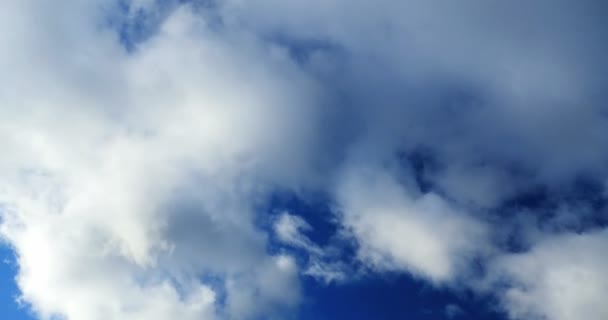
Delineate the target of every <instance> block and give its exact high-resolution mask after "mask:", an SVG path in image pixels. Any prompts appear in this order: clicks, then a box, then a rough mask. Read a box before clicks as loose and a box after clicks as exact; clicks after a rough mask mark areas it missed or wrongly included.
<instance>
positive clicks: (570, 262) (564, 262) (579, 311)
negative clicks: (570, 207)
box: [496, 230, 608, 320]
mask: <svg viewBox="0 0 608 320" xmlns="http://www.w3.org/2000/svg"><path fill="white" fill-rule="evenodd" d="M607 245H608V231H606V230H600V231H595V232H589V233H584V234H562V235H557V236H555V237H551V238H548V239H546V240H545V241H542V242H541V243H539V244H538V245H537V246H535V247H534V248H533V249H532V250H531V251H530V252H526V253H522V254H513V255H507V256H505V257H502V258H501V259H499V260H498V261H497V262H496V263H497V264H498V265H499V266H498V268H499V269H500V270H502V273H501V274H504V275H506V276H507V277H511V278H512V279H513V280H514V284H515V285H514V286H513V287H511V288H509V289H508V290H507V291H506V292H505V295H504V303H505V304H506V305H507V309H508V310H509V312H510V314H511V315H512V317H513V318H514V319H555V320H570V319H580V318H585V319H604V318H606V317H607V316H608V307H607V306H606V304H605V302H604V297H606V295H607V294H608V278H607V277H606V266H607V265H608V256H606V254H605V250H606V246H607Z"/></svg>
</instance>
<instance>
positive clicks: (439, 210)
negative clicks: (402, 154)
mask: <svg viewBox="0 0 608 320" xmlns="http://www.w3.org/2000/svg"><path fill="white" fill-rule="evenodd" d="M338 192H339V195H338V199H340V200H339V204H340V210H341V211H342V215H343V218H342V219H343V223H344V226H345V227H346V228H348V229H349V230H351V232H352V234H353V235H354V237H355V238H356V240H357V242H358V244H359V251H358V256H359V258H360V259H361V260H362V261H364V262H365V263H366V264H368V265H370V266H371V267H372V268H374V269H378V270H389V271H390V270H397V271H408V272H411V273H413V274H415V275H418V276H421V277H423V278H426V279H428V280H430V281H432V282H434V283H436V284H441V283H442V282H446V281H450V280H453V278H455V277H457V275H458V271H459V269H461V268H464V267H466V264H467V262H466V261H467V260H468V259H471V258H472V257H474V256H475V255H476V254H479V252H477V251H478V250H481V249H482V248H483V246H480V245H479V243H480V242H481V243H483V241H484V233H485V227H484V225H483V224H481V223H479V222H477V221H475V220H474V219H473V218H471V217H469V216H468V215H466V214H465V213H463V212H458V211H455V210H454V209H453V208H451V207H450V205H449V204H447V203H445V202H444V201H443V200H442V199H441V198H440V197H438V196H437V195H434V194H424V195H422V194H418V195H416V194H415V193H413V192H408V190H407V189H406V188H404V187H403V186H402V185H400V184H399V183H398V181H396V180H395V178H394V177H393V175H392V174H391V172H390V171H389V170H383V169H381V168H365V167H354V168H351V170H350V171H348V172H346V173H345V176H344V181H343V182H342V184H341V185H340V186H339V187H338Z"/></svg>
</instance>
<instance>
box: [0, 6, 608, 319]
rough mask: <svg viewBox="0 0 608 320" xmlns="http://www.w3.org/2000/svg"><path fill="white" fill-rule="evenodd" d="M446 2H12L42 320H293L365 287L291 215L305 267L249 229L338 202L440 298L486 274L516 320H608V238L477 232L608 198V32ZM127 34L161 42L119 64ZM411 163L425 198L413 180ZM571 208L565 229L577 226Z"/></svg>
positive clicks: (378, 260) (366, 259)
mask: <svg viewBox="0 0 608 320" xmlns="http://www.w3.org/2000/svg"><path fill="white" fill-rule="evenodd" d="M440 2H441V1H439V2H438V1H421V0H410V1H404V2H395V1H384V0H381V1H376V2H374V3H371V2H362V1H354V2H353V1H343V0H333V1H307V2H297V1H296V2H293V1H292V2H285V1H276V0H255V1H241V0H225V1H214V2H213V5H209V6H205V5H196V4H193V5H181V4H179V3H178V2H176V1H169V2H163V3H164V4H161V2H157V1H149V0H133V1H131V2H128V4H129V10H127V11H128V12H126V13H117V12H118V11H120V10H118V7H117V6H118V4H117V3H115V2H112V1H110V2H107V1H101V0H98V1H81V0H67V1H62V2H52V3H51V2H43V1H34V0H5V1H2V3H0V28H1V29H2V30H11V32H3V33H0V46H1V47H2V48H3V50H2V52H0V70H2V73H1V74H0V82H1V83H2V86H1V87H0V106H1V108H0V145H1V146H2V157H1V158H0V217H1V221H2V224H1V229H0V235H1V236H2V238H3V239H4V240H5V241H7V242H8V243H9V244H10V245H11V246H12V247H13V248H14V250H15V252H16V253H17V255H18V264H19V274H18V277H17V280H18V284H19V287H20V289H21V291H22V297H21V298H22V299H23V300H24V301H25V302H27V303H30V304H31V306H32V308H33V309H34V310H35V311H36V312H37V313H38V315H39V316H40V317H41V318H43V319H50V318H52V317H53V315H60V316H64V317H65V318H67V319H68V320H73V319H78V320H80V319H85V320H89V319H92V320H94V319H126V318H128V319H150V320H156V319H174V318H183V319H213V318H229V319H247V318H251V317H270V318H279V319H281V318H284V317H285V316H286V314H287V312H286V311H289V309H290V308H293V307H295V306H297V304H298V303H299V302H300V301H301V300H302V297H301V292H300V286H299V283H298V276H299V275H300V274H305V275H309V276H312V277H315V278H317V279H321V280H323V281H326V282H334V281H337V282H341V281H345V280H348V278H349V277H350V276H351V274H349V273H347V272H346V271H345V270H350V269H349V268H350V267H351V266H345V265H344V264H345V263H346V262H345V261H337V258H336V257H337V256H339V255H335V256H334V255H333V252H332V251H335V250H339V248H335V247H332V246H331V244H330V245H328V246H327V247H322V246H320V245H318V244H316V243H314V242H313V241H312V240H311V239H309V238H308V237H307V236H306V232H307V231H311V230H312V226H310V225H309V224H308V223H307V222H306V221H305V220H304V219H303V218H300V217H298V216H295V215H291V214H288V213H285V214H283V215H281V216H280V217H279V218H278V220H277V221H275V222H276V223H275V225H274V226H273V227H274V230H273V231H274V232H275V235H277V237H278V239H279V240H280V241H282V243H283V244H285V245H288V246H292V247H294V248H299V249H303V250H304V251H306V252H307V253H308V254H309V261H308V264H307V265H306V266H305V267H302V268H301V267H300V266H298V265H297V263H296V261H295V259H294V258H292V257H289V256H287V255H278V256H273V255H270V254H268V253H267V251H266V245H267V237H268V236H269V235H268V234H266V233H265V231H262V230H260V229H259V228H258V227H257V226H256V225H255V221H256V218H257V217H256V215H257V214H259V213H257V212H256V211H255V210H256V208H258V206H257V205H259V204H260V203H261V202H264V199H265V198H266V197H267V196H268V194H269V193H270V192H272V190H273V189H274V188H284V189H289V190H301V189H306V190H310V189H312V190H313V191H320V192H322V193H327V194H329V196H330V199H329V202H330V203H331V204H335V208H336V209H337V211H339V213H338V220H337V221H338V222H339V223H340V225H339V226H338V227H339V229H342V230H341V231H340V232H343V231H344V230H346V232H347V233H348V235H349V236H352V239H354V240H356V242H357V245H358V251H357V258H358V259H359V262H362V263H363V265H364V266H365V267H366V268H368V269H369V270H372V271H374V272H385V271H399V272H409V273H411V274H413V275H415V276H418V277H420V278H423V279H427V280H429V281H431V282H433V283H434V284H437V285H440V284H445V283H448V282H450V281H453V280H456V279H458V278H459V277H463V276H469V272H468V271H467V268H466V267H467V265H468V264H469V263H470V262H471V258H472V257H478V255H482V256H483V258H484V259H490V257H491V259H494V258H496V259H498V260H497V261H495V262H492V263H490V264H491V266H492V267H493V268H488V272H490V273H492V274H490V275H488V277H489V278H492V279H493V280H494V279H495V277H497V276H502V275H506V277H507V278H508V279H509V280H513V281H515V285H514V286H513V287H512V288H511V289H510V290H509V291H508V292H507V293H506V294H505V295H504V303H505V306H506V307H507V308H508V310H509V311H510V314H511V315H512V316H513V317H514V318H518V317H523V318H525V317H547V318H549V319H551V320H569V319H574V318H576V317H577V316H580V315H584V316H585V318H587V319H600V318H603V317H606V310H605V308H603V306H602V305H601V303H600V302H599V300H598V299H599V298H598V297H602V296H605V295H606V294H607V293H606V276H605V272H604V271H603V268H604V267H605V266H606V265H607V262H606V261H605V257H604V256H605V255H603V254H601V249H602V248H603V247H604V246H605V245H606V241H605V238H606V237H605V232H595V233H586V234H582V235H574V234H573V235H567V236H566V235H564V236H554V235H553V234H547V233H544V232H542V231H541V230H538V228H536V227H535V226H528V228H524V229H525V230H526V231H524V232H523V233H524V234H522V235H521V237H522V238H530V239H532V240H530V241H529V242H530V243H529V244H531V245H534V247H533V249H532V251H530V252H527V253H523V254H519V255H510V254H507V255H506V256H503V253H502V252H501V251H500V249H498V248H491V247H492V246H493V243H492V240H493V239H494V237H493V236H496V234H493V233H500V232H501V231H502V228H503V226H492V224H491V221H492V218H495V216H491V215H489V216H488V217H487V219H485V218H486V217H485V216H484V214H485V213H486V210H492V209H496V207H497V206H500V205H501V203H502V202H503V201H504V200H505V199H508V198H510V197H512V196H514V195H517V194H518V193H520V192H522V188H525V187H531V186H532V187H534V186H536V185H549V186H550V187H553V185H554V184H555V188H554V189H555V190H558V189H559V188H560V186H562V185H563V184H568V183H571V182H572V181H574V180H575V179H576V178H578V177H579V176H580V175H587V176H592V177H597V178H598V179H601V180H602V181H607V179H606V176H607V175H608V170H607V169H606V166H605V163H606V160H608V153H607V151H606V150H607V149H606V148H605V145H606V137H608V131H607V130H608V129H607V128H608V126H606V120H605V115H602V113H601V112H604V111H603V110H604V109H605V108H604V101H605V99H603V98H602V99H599V98H598V97H600V96H602V95H601V94H600V93H599V92H603V91H602V88H603V85H604V84H605V81H604V80H605V79H603V78H602V76H600V75H598V74H601V73H602V72H600V71H597V70H604V69H605V66H604V65H605V63H604V62H603V61H604V56H603V54H597V53H596V52H602V53H603V51H604V50H598V49H602V48H603V47H601V45H598V44H597V43H598V42H600V41H597V39H599V38H600V37H599V36H602V35H603V34H602V33H601V32H600V31H596V30H595V29H599V28H597V25H598V24H600V22H601V21H603V19H604V17H603V16H602V15H601V14H596V13H595V10H593V8H592V7H591V6H582V5H578V4H573V3H571V2H568V1H557V2H554V1H536V2H534V3H530V4H527V5H523V6H513V5H507V4H497V3H488V2H487V1H481V0H471V1H465V2H464V3H459V4H446V3H443V2H441V3H440ZM547 6H550V7H551V8H552V10H546V9H547ZM597 12H599V11H597ZM140 14H142V15H149V16H150V17H151V18H150V21H147V20H146V21H145V23H144V22H141V21H139V22H138V21H135V20H136V19H139V18H141V17H139V18H138V16H139V15H140ZM109 17H112V19H117V20H116V21H114V20H112V21H108V19H109ZM530 17H534V18H530ZM121 19H124V21H122V20H121ZM134 19H135V20H134ZM110 20H111V19H110ZM513 21H517V23H513ZM112 23H114V24H112ZM120 23H126V24H127V25H129V28H135V29H137V28H138V27H142V28H144V27H145V28H150V30H145V31H146V32H144V33H145V36H142V37H141V38H138V39H132V40H135V44H134V45H133V48H131V49H132V50H126V49H125V48H124V43H121V39H120V37H119V35H118V32H117V30H116V28H117V26H116V25H115V24H118V25H120ZM138 23H143V25H138ZM155 23H159V25H158V26H154V25H153V24H155ZM156 27H158V28H156ZM131 31H132V32H135V31H133V30H131ZM140 31H141V30H140ZM602 39H603V38H602ZM123 40H124V39H123ZM310 43H312V45H309V44H310ZM317 43H320V45H317ZM309 47H310V48H309ZM307 50H308V51H307ZM300 51H302V52H300ZM309 51H310V52H309ZM298 54H300V55H303V56H306V55H307V54H308V56H307V57H305V58H303V59H294V58H293V57H292V55H298ZM598 101H599V102H598ZM419 147H422V148H428V150H430V154H431V155H432V157H434V159H435V160H436V162H437V163H436V167H434V168H431V169H428V171H430V172H424V173H425V174H426V176H425V177H424V178H425V179H428V180H429V181H430V182H429V185H430V187H429V189H430V191H429V190H421V189H424V188H421V187H420V186H418V185H417V178H419V177H418V176H417V175H420V172H415V171H416V170H414V169H412V168H409V166H410V165H411V164H410V163H407V162H408V160H407V159H402V158H401V156H402V155H403V154H406V155H407V154H408V153H409V152H411V151H412V150H416V149H417V148H419ZM421 171H424V170H421ZM514 172H515V173H516V174H514ZM548 189H549V190H550V191H548V192H551V190H554V189H551V188H548ZM603 196H604V197H605V195H603ZM561 200H562V199H558V200H557V201H561ZM564 201H565V200H564ZM469 205H470V206H469ZM577 205H578V204H577ZM577 205H572V206H570V205H569V204H565V205H562V204H560V208H571V207H572V210H571V211H572V212H570V211H569V212H568V214H559V213H558V214H557V215H558V216H559V217H561V218H562V219H565V220H567V221H565V222H563V224H565V225H567V226H577V227H579V228H582V227H583V226H584V224H583V223H581V222H580V221H582V220H583V218H582V216H583V214H581V213H580V210H578V211H577V208H578V207H585V208H586V207H589V208H590V209H586V210H587V211H593V210H592V209H593V206H591V205H587V206H585V205H581V206H577ZM465 207H466V208H468V209H470V210H472V211H473V210H474V212H465V209H464V208H465ZM564 210H565V209H564ZM528 211H530V212H531V213H530V214H535V212H534V210H533V209H529V210H528ZM526 212H527V211H526ZM586 216H588V214H586ZM479 217H482V218H481V219H478V218H479ZM512 220H514V218H512V219H511V220H509V219H508V218H505V220H504V221H509V222H511V223H512V222H513V221H512ZM537 220H539V219H536V218H534V219H529V221H534V222H535V223H536V222H537ZM579 220H580V221H579ZM526 221H528V220H526ZM523 223H525V222H523ZM505 229H508V228H506V227H505ZM547 229H550V228H547ZM564 229H567V227H564ZM529 230H532V231H529ZM560 231H563V230H560ZM533 233H534V234H533ZM543 237H546V239H545V240H543V241H541V242H540V243H538V244H535V241H537V239H538V238H543ZM489 253H491V254H489ZM566 254H567V255H566ZM571 256H574V257H576V258H575V259H570V258H568V257H571ZM486 262H487V261H485V260H484V261H482V263H486ZM356 271H359V270H356ZM493 273H496V274H493ZM211 278H213V279H215V280H217V281H211V280H209V279H211Z"/></svg>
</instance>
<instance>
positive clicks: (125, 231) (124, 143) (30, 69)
mask: <svg viewBox="0 0 608 320" xmlns="http://www.w3.org/2000/svg"><path fill="white" fill-rule="evenodd" d="M3 7H6V8H3V9H7V10H8V9H10V10H9V12H10V13H7V12H6V11H5V10H2V11H3V17H4V16H6V17H7V18H14V19H8V21H7V20H3V22H2V23H3V26H2V27H3V28H5V29H7V30H8V29H11V30H16V32H21V33H20V34H19V36H17V37H6V36H3V38H2V39H1V40H2V46H3V47H6V48H11V49H10V50H5V51H4V52H3V53H2V55H3V56H2V58H3V59H2V60H3V61H9V64H11V63H12V64H13V66H11V69H10V70H12V71H10V72H9V73H8V75H7V74H6V73H4V75H3V76H0V77H2V78H3V80H6V81H2V82H3V83H7V84H9V83H10V84H9V85H8V88H3V90H2V92H0V100H1V101H2V104H3V109H2V110H1V111H0V118H1V120H0V131H1V132H2V134H1V137H2V138H0V139H2V144H3V152H4V153H6V154H7V155H10V156H8V157H3V158H2V160H0V178H1V181H2V182H1V184H0V203H2V212H1V214H2V221H3V223H2V229H1V234H2V237H3V238H4V239H5V240H6V241H8V242H9V243H10V244H11V246H12V247H13V248H14V249H15V251H16V253H17V256H18V264H19V274H18V276H17V282H18V285H19V288H20V289H21V291H22V296H21V299H22V300H23V301H25V302H27V303H29V304H31V306H32V308H33V309H34V311H35V312H36V313H37V314H38V315H39V316H40V317H41V318H43V319H49V318H52V317H53V316H54V315H59V316H63V317H66V318H67V319H69V320H71V319H92V320H93V319H125V318H129V319H174V318H182V319H213V318H215V317H228V318H234V319H247V318H249V317H253V316H256V315H264V314H275V313H277V312H279V311H278V310H282V309H287V308H290V307H292V306H295V305H296V304H297V301H298V300H299V289H298V279H297V276H298V271H297V270H298V269H297V266H296V265H295V264H294V263H293V262H292V261H291V260H290V259H289V258H288V257H283V256H280V257H273V256H270V255H268V254H267V253H266V250H265V241H266V238H265V235H264V234H263V233H262V232H261V231H259V230H257V229H256V228H255V227H254V225H253V222H254V212H253V205H254V201H255V199H256V197H257V196H258V193H264V192H265V191H264V188H263V184H262V182H271V181H273V180H276V179H280V180H281V181H284V180H289V179H290V177H289V176H290V175H298V173H297V172H295V171H294V170H291V169H293V168H295V167H297V165H298V163H299V162H300V161H305V159H304V158H303V157H299V153H298V152H300V151H302V150H305V148H300V147H302V146H304V144H305V142H302V143H298V150H294V151H293V152H289V150H292V144H293V143H294V142H295V141H298V139H301V140H302V141H305V140H306V139H307V135H308V134H309V133H310V132H311V128H309V127H308V125H306V123H305V122H304V123H302V122H301V121H304V120H305V119H307V117H309V116H312V115H313V114H314V112H313V108H312V107H310V108H308V109H304V108H303V107H302V105H305V104H309V101H312V100H314V95H315V93H314V88H313V87H312V86H309V85H307V84H306V83H307V81H308V80H306V79H305V77H303V76H302V75H300V74H299V73H298V72H297V70H296V69H294V68H293V65H292V64H291V62H290V61H288V60H286V59H284V58H281V57H280V56H275V55H272V54H269V53H268V51H267V48H265V47H263V46H260V45H258V44H257V43H255V42H254V41H251V40H248V39H247V36H243V37H241V36H238V35H231V34H226V35H223V36H221V37H220V36H218V35H217V34H216V33H214V32H211V31H210V30H209V29H208V26H207V25H206V22H205V20H204V19H203V18H201V17H199V16H197V15H196V14H194V13H193V11H192V10H191V9H190V7H188V6H182V7H180V8H178V9H177V10H176V11H174V12H173V13H172V14H171V15H170V16H169V17H168V19H167V20H166V21H165V22H164V23H163V25H162V26H161V28H160V31H159V33H158V34H157V35H154V36H153V37H152V38H150V39H148V40H147V41H146V42H145V43H143V44H141V46H140V47H138V49H137V51H136V52H135V53H133V54H131V55H129V54H127V53H126V52H124V50H122V49H121V47H120V45H119V43H118V40H117V38H116V37H115V36H112V33H111V32H110V31H108V30H106V29H103V28H101V29H96V28H98V27H99V25H101V24H102V22H103V21H102V20H103V19H102V18H103V12H104V11H103V9H102V8H103V6H102V5H101V3H91V4H90V5H84V4H82V3H80V2H78V1H74V2H73V3H72V2H70V3H65V4H62V5H61V6H56V7H52V8H51V7H49V8H45V7H39V6H37V5H35V4H33V3H29V2H21V1H14V2H12V1H9V2H5V3H4V4H3ZM108 8H109V6H108ZM108 10H109V9H108ZM9 15H10V16H9ZM81 16H85V17H86V18H83V17H81ZM15 17H16V18H15ZM16 20H18V21H16ZM64 20H65V21H64ZM23 23H24V24H25V25H26V27H27V28H26V29H23V30H21V29H20V28H19V26H21V25H22V24H23ZM49 38H50V39H53V40H56V41H60V42H61V41H64V42H61V43H55V42H54V41H49V42H45V41H46V39H49ZM22 53H27V54H30V55H33V56H32V57H28V58H26V59H23V57H21V56H20V55H21V54H22ZM65 56H69V57H70V58H66V57H65ZM252 61H257V62H261V64H262V65H258V64H254V63H251V62H252ZM12 76H15V77H16V78H15V79H12V81H9V79H8V78H7V77H12ZM287 83H291V84H292V85H296V86H295V88H297V90H295V89H292V88H291V87H290V86H288V85H287ZM306 88H308V89H310V91H308V89H306ZM301 94H306V96H307V98H304V97H303V96H300V95H301ZM310 104H311V105H314V104H313V103H310ZM290 119H292V120H290ZM300 123H302V125H300ZM286 131H289V132H290V133H291V135H289V136H285V135H283V134H282V133H283V132H286ZM275 161H276V162H275ZM285 162H287V163H290V164H293V166H294V167H292V166H290V167H289V168H290V170H286V168H285V167H284V166H281V163H285ZM262 179H263V180H262ZM207 276H217V277H219V279H221V280H220V281H221V283H222V284H220V288H216V287H215V284H212V283H207V282H206V281H205V280H204V279H205V277H207ZM222 286H223V287H224V288H223V289H222V288H221V287H222ZM224 293H226V297H225V301H224V302H222V301H223V300H220V299H219V298H218V297H221V295H222V294H224ZM245 302H246V303H245ZM245 304H248V305H245Z"/></svg>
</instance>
